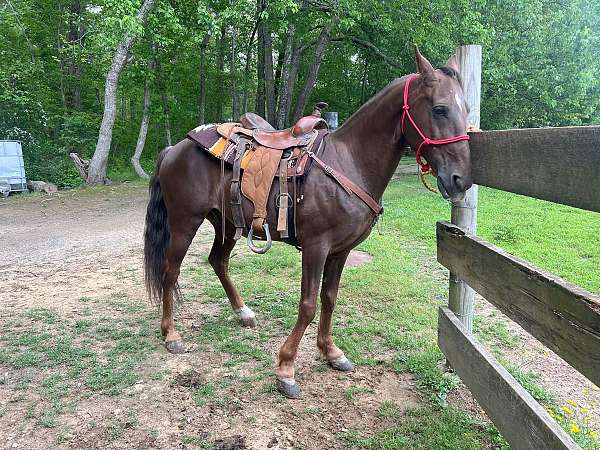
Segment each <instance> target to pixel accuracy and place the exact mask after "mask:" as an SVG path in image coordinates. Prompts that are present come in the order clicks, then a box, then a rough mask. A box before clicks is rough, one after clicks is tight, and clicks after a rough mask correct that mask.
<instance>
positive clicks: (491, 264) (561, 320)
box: [437, 222, 600, 385]
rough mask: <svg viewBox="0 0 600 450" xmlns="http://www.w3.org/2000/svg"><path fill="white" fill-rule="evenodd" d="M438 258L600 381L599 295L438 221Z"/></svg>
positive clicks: (599, 383) (582, 370) (503, 309)
mask: <svg viewBox="0 0 600 450" xmlns="http://www.w3.org/2000/svg"><path fill="white" fill-rule="evenodd" d="M437 236H438V241H437V242H438V245H437V250H438V261H439V262H440V263H441V264H442V265H444V266H445V267H447V268H448V269H449V270H450V271H451V272H453V273H455V274H456V275H457V276H459V277H460V278H461V279H463V280H465V281H466V282H467V283H469V286H471V287H472V288H473V289H475V290H476V291H477V292H479V293H480V294H481V295H482V296H483V297H484V298H485V299H487V300H488V301H489V302H491V303H492V304H494V305H495V306H496V307H498V309H500V310H501V311H502V312H503V313H504V314H506V315H507V316H508V317H510V318H511V319H512V320H514V321H515V322H517V323H518V324H519V325H521V326H522V327H523V328H524V329H525V330H527V331H528V332H529V333H530V334H532V335H533V336H534V337H536V338H537V339H538V340H539V341H541V342H542V343H543V344H544V345H546V346H547V347H548V348H550V349H551V350H553V351H554V352H555V353H557V354H558V355H559V356H560V357H561V358H563V359H564V360H565V361H567V362H568V363H569V364H571V365H572V366H573V367H574V368H575V369H577V370H578V371H579V372H581V373H582V374H583V375H585V376H586V377H587V378H589V379H590V380H591V381H592V382H594V383H595V384H597V385H600V298H598V297H597V296H595V295H593V294H590V293H589V292H587V291H585V290H583V289H581V288H579V287H577V286H574V285H572V284H569V283H567V282H566V281H564V280H562V279H561V278H559V277H556V276H554V275H551V274H548V273H546V272H543V271H541V270H540V269H538V268H536V267H534V266H533V265H531V264H529V263H527V262H525V261H522V260H520V259H518V258H515V257H514V256H512V255H510V254H508V253H507V252H505V251H504V250H502V249H501V248H499V247H496V246H494V245H491V244H489V243H487V242H485V241H483V240H482V239H479V238H478V237H476V236H473V235H470V234H466V233H465V231H464V230H462V229H461V228H459V227H457V226H455V225H452V224H450V223H447V222H438V224H437Z"/></svg>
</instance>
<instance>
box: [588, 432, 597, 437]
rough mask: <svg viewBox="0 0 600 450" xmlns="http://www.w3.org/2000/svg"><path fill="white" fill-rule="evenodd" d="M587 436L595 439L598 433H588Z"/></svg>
mask: <svg viewBox="0 0 600 450" xmlns="http://www.w3.org/2000/svg"><path fill="white" fill-rule="evenodd" d="M588 434H589V435H590V436H591V437H596V436H598V433H596V432H595V431H590V432H589V433H588Z"/></svg>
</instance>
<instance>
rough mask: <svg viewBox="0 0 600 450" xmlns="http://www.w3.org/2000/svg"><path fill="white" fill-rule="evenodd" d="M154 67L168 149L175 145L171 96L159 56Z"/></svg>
mask: <svg viewBox="0 0 600 450" xmlns="http://www.w3.org/2000/svg"><path fill="white" fill-rule="evenodd" d="M154 66H155V67H156V84H157V86H158V90H159V92H160V102H161V105H162V110H163V120H164V124H165V141H166V144H167V147H170V146H171V145H173V143H172V141H171V110H170V108H169V96H168V93H167V88H166V86H165V80H164V78H163V72H162V68H161V64H160V59H159V58H158V56H157V57H156V59H155V60H154Z"/></svg>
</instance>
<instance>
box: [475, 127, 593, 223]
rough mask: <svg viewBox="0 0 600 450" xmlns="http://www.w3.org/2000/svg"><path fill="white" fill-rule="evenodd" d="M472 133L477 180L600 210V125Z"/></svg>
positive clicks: (482, 183)
mask: <svg viewBox="0 0 600 450" xmlns="http://www.w3.org/2000/svg"><path fill="white" fill-rule="evenodd" d="M470 136H471V141H470V145H471V156H472V164H473V180H474V182H475V183H477V184H480V185H483V186H489V187H493V188H497V189H502V190H504V191H509V192H514V193H517V194H523V195H528V196H530V197H536V198H541V199H543V200H549V201H552V202H556V203H563V204H565V205H571V206H575V207H577V208H583V209H588V210H591V211H599V212H600V191H599V190H598V186H600V127H596V126H594V127H565V128H533V129H523V130H504V131H485V132H475V133H470Z"/></svg>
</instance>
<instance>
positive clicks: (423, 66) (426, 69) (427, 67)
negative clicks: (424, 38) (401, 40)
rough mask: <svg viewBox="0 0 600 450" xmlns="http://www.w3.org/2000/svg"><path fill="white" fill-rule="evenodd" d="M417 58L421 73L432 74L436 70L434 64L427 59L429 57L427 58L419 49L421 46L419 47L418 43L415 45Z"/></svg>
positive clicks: (418, 69)
mask: <svg viewBox="0 0 600 450" xmlns="http://www.w3.org/2000/svg"><path fill="white" fill-rule="evenodd" d="M415 60H416V61H417V71H418V72H419V73H420V74H421V75H426V74H431V73H433V72H434V69H433V66H432V65H431V63H430V62H429V61H427V58H425V57H424V56H423V55H421V52H420V51H419V47H417V46H416V45H415Z"/></svg>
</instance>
